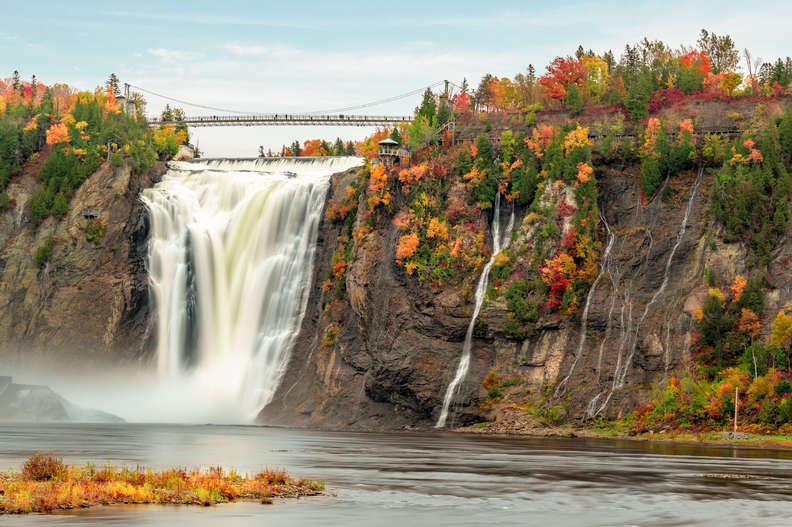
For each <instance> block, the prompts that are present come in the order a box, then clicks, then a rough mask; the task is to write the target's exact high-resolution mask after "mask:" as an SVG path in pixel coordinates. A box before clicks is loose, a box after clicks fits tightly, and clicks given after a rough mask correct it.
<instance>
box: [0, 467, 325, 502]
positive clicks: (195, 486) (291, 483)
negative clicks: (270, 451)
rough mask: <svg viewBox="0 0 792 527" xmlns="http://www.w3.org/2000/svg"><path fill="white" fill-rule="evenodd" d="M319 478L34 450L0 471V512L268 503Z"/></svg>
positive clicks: (305, 491)
mask: <svg viewBox="0 0 792 527" xmlns="http://www.w3.org/2000/svg"><path fill="white" fill-rule="evenodd" d="M323 490H324V482H323V481H321V480H320V481H311V480H305V479H301V480H296V481H295V480H294V479H293V478H291V477H290V476H289V475H288V474H287V473H286V471H285V470H269V469H267V470H264V471H262V472H259V473H258V474H255V475H254V476H253V477H250V476H248V475H244V476H243V475H241V474H238V473H237V472H236V471H234V470H231V471H229V472H226V471H225V470H223V468H222V467H213V468H210V469H209V470H208V471H205V472H201V471H191V472H188V471H187V470H186V469H183V468H174V469H169V470H163V471H161V472H155V471H152V470H150V469H144V468H141V467H137V468H134V469H132V468H127V467H121V468H117V467H115V466H113V465H110V464H109V463H108V464H107V465H104V466H102V467H100V468H98V469H97V467H96V466H95V465H93V464H90V463H89V464H87V465H85V466H76V465H66V464H64V463H63V460H62V459H61V458H59V457H56V456H54V455H51V454H40V453H37V454H34V455H33V456H31V457H30V458H29V459H28V460H27V461H26V462H25V464H24V465H23V467H22V470H21V471H20V472H13V471H10V472H0V514H22V513H30V512H51V511H55V510H59V509H74V508H81V507H91V506H95V505H107V504H116V503H171V504H184V505H204V506H207V507H208V506H211V505H215V504H217V503H224V502H229V501H235V500H257V501H259V502H261V503H272V498H273V497H297V496H312V495H317V494H321V493H322V491H323Z"/></svg>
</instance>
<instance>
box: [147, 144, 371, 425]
mask: <svg viewBox="0 0 792 527" xmlns="http://www.w3.org/2000/svg"><path fill="white" fill-rule="evenodd" d="M361 163H362V160H361V159H360V158H354V157H337V158H333V157H329V158H275V159H252V160H220V159H218V160H200V161H194V162H175V163H171V164H170V165H169V168H170V170H168V172H167V173H166V174H165V175H164V177H163V179H162V181H161V182H160V183H159V184H158V185H156V186H155V187H154V188H151V189H147V190H145V191H144V192H143V194H142V200H143V202H144V204H145V205H146V207H147V208H148V211H149V215H150V218H151V237H150V241H149V252H148V270H149V283H150V290H151V294H152V295H151V296H152V300H153V304H154V313H155V316H156V324H157V325H156V338H157V350H156V362H157V370H158V372H159V375H160V377H161V378H162V379H164V380H165V381H166V382H174V383H175V382H178V383H184V382H190V383H195V384H197V386H199V387H200V388H199V389H200V390H201V391H202V392H203V393H205V394H206V395H207V397H209V398H212V399H223V400H226V401H227V402H228V405H229V410H230V411H231V409H233V410H235V411H237V413H238V414H239V415H240V418H242V419H243V418H244V417H243V416H246V417H247V418H250V417H253V416H255V414H256V413H257V412H258V411H259V410H260V409H261V408H262V407H264V406H266V405H267V404H268V403H269V402H270V401H271V400H272V397H273V395H274V393H275V390H276V389H277V387H278V384H279V383H280V379H281V377H282V375H283V372H284V370H285V367H286V364H287V363H288V359H289V354H290V351H291V347H292V345H293V341H294V338H295V336H296V333H297V331H298V330H299V327H300V323H301V320H302V317H303V315H304V312H305V308H306V304H307V300H308V289H309V288H308V287H307V285H308V283H309V282H310V277H311V274H312V263H313V254H314V247H315V244H316V237H317V232H318V225H319V222H320V219H321V215H322V210H323V207H324V200H325V197H326V194H327V189H328V185H329V176H330V175H331V174H333V173H336V172H341V171H344V170H347V169H349V168H352V167H356V166H360V165H361Z"/></svg>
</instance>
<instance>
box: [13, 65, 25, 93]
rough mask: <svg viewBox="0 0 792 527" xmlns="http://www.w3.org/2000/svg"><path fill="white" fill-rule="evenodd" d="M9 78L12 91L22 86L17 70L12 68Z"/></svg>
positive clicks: (17, 90) (16, 90) (18, 89)
mask: <svg viewBox="0 0 792 527" xmlns="http://www.w3.org/2000/svg"><path fill="white" fill-rule="evenodd" d="M11 79H12V80H11V86H12V87H13V88H14V91H15V92H19V91H20V90H21V88H22V83H21V82H20V80H19V72H18V71H17V70H14V74H13V77H12V78H11Z"/></svg>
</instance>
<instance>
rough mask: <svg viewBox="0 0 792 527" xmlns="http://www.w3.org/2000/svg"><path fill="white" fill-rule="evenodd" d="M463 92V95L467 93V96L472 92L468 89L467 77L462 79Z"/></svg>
mask: <svg viewBox="0 0 792 527" xmlns="http://www.w3.org/2000/svg"><path fill="white" fill-rule="evenodd" d="M461 91H462V93H465V94H467V92H468V91H470V88H469V87H468V81H467V77H465V78H463V79H462V90H461Z"/></svg>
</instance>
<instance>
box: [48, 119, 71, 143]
mask: <svg viewBox="0 0 792 527" xmlns="http://www.w3.org/2000/svg"><path fill="white" fill-rule="evenodd" d="M70 141H71V138H70V137H69V129H68V128H67V127H66V125H65V124H63V123H60V124H53V125H52V126H50V127H49V129H48V130H47V144H48V145H57V144H59V143H68V142H70Z"/></svg>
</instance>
